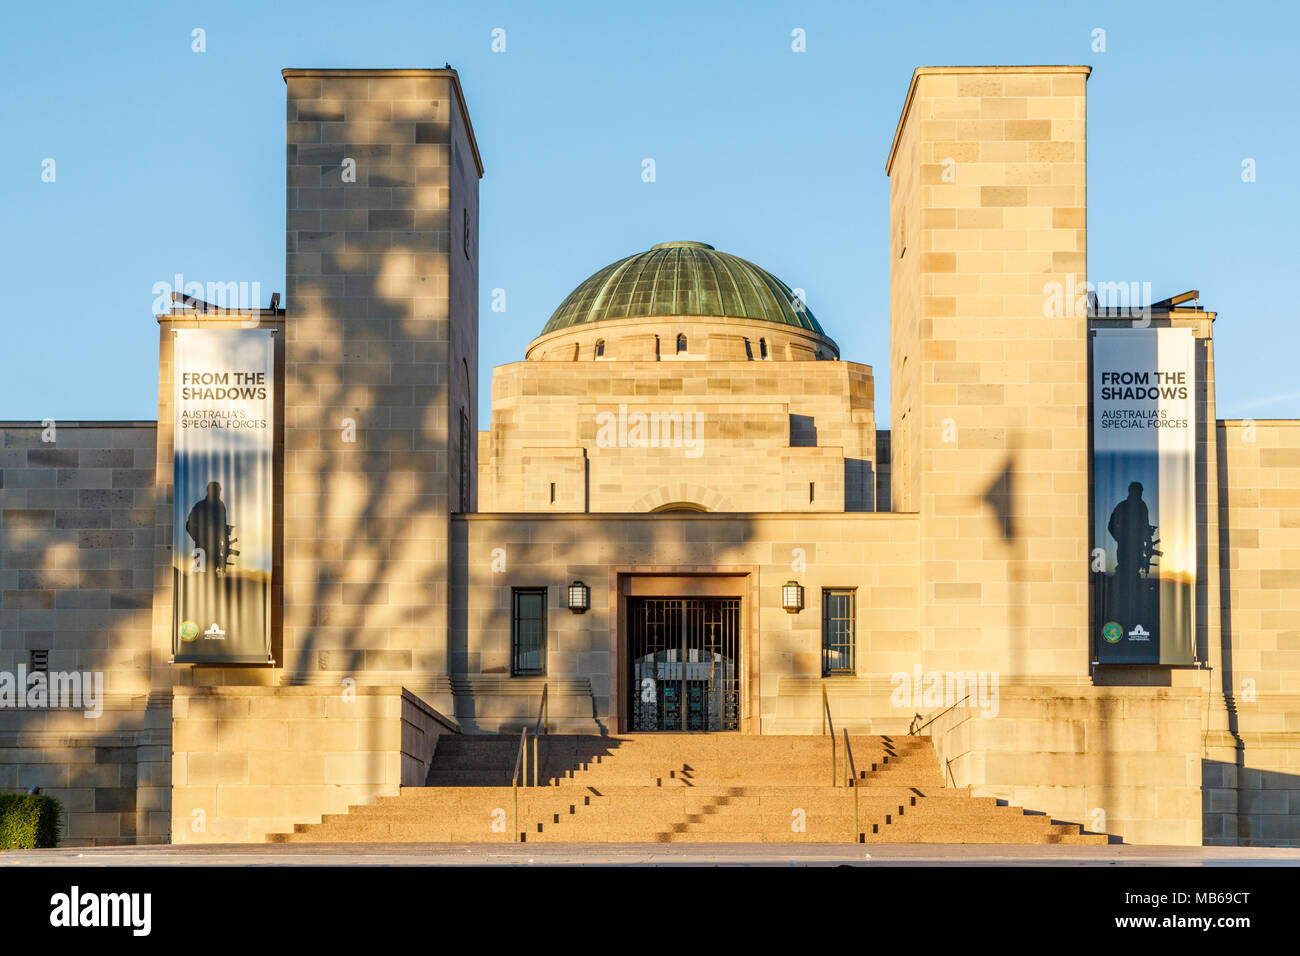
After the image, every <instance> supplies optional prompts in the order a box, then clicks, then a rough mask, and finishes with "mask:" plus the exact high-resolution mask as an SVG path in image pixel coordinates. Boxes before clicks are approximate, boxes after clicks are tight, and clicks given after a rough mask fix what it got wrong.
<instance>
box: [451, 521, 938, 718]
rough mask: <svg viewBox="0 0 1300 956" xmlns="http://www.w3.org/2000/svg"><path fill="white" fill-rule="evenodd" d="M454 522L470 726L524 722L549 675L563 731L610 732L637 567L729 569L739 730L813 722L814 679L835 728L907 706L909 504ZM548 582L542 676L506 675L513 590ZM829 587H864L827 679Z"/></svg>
mask: <svg viewBox="0 0 1300 956" xmlns="http://www.w3.org/2000/svg"><path fill="white" fill-rule="evenodd" d="M452 530H453V545H452V570H453V578H452V611H453V622H454V624H453V630H452V641H453V644H452V648H451V664H452V675H451V680H452V684H453V687H454V688H455V693H456V697H455V707H456V711H455V714H456V717H457V718H458V719H460V720H461V721H462V723H463V724H464V726H465V729H466V730H467V731H469V732H479V731H487V732H496V731H499V730H502V729H506V728H517V727H519V726H521V725H522V723H523V722H525V721H527V722H529V723H531V720H532V719H534V718H535V714H536V707H537V700H538V695H540V693H541V685H542V684H543V683H549V684H550V685H551V686H550V691H549V694H550V703H551V713H552V717H553V723H554V725H555V726H556V727H557V729H559V730H561V731H567V732H583V733H598V732H600V731H601V730H606V731H608V732H614V731H615V730H616V729H617V728H618V724H619V719H620V716H621V705H619V704H618V703H617V698H618V696H619V694H620V693H625V692H626V691H625V688H621V683H620V682H621V681H622V680H623V679H624V677H623V675H622V673H621V672H618V671H617V669H616V666H615V660H616V658H617V654H618V650H617V648H618V642H619V641H620V640H622V638H621V631H620V623H619V621H618V620H617V614H618V593H619V591H618V588H619V587H620V580H621V578H622V577H624V576H626V575H628V574H631V573H632V572H633V571H635V572H637V573H640V574H657V575H667V576H672V575H681V574H700V575H705V576H706V577H707V576H709V575H713V576H724V577H729V578H730V579H732V583H733V584H734V588H733V590H734V593H735V594H736V595H738V596H741V597H742V599H743V601H744V602H745V603H744V605H743V606H742V625H741V626H742V633H743V634H744V635H745V636H746V641H747V643H746V644H745V645H744V647H745V650H743V651H742V665H743V666H744V668H745V672H746V673H747V674H748V675H749V676H748V678H747V685H746V688H745V690H746V694H745V699H746V701H747V703H746V705H745V707H744V713H743V715H742V716H743V718H744V723H743V727H744V729H745V730H746V731H747V732H749V733H760V732H761V733H810V732H816V731H818V730H819V729H820V727H821V690H822V687H823V685H824V686H825V687H826V688H827V690H828V692H829V694H830V696H831V699H832V708H833V712H834V713H835V715H836V722H837V726H838V725H839V724H841V723H842V724H844V725H846V726H848V727H849V728H850V729H851V730H855V731H860V732H864V733H897V732H899V731H900V730H905V729H906V727H907V725H908V721H909V720H910V719H911V717H912V715H913V710H912V709H910V701H909V702H908V703H909V706H896V705H895V703H894V702H893V700H892V699H891V698H892V690H893V686H892V684H891V676H892V675H893V674H895V673H897V672H899V671H907V672H909V673H910V671H911V668H912V665H913V663H914V662H915V660H916V655H917V644H916V618H917V592H916V563H915V555H916V548H917V537H916V535H917V521H916V517H915V516H914V515H888V514H856V515H845V514H808V515H789V514H748V513H741V514H659V515H648V514H647V515H598V514H593V515H555V516H548V515H533V514H505V515H495V514H477V515H471V516H468V517H465V518H461V517H456V518H454V519H453V521H452ZM791 578H794V579H796V580H797V581H798V582H799V583H801V584H802V585H803V586H804V588H805V607H804V610H803V611H801V612H800V613H798V614H790V613H788V612H786V611H785V610H784V609H783V608H782V606H781V585H783V584H784V583H785V582H786V581H788V580H790V579H791ZM575 579H580V580H582V581H583V582H585V583H586V584H587V585H588V586H589V587H590V588H591V609H590V610H589V611H588V612H587V613H585V614H573V613H572V612H570V611H569V610H568V609H567V608H566V607H565V604H564V600H565V587H566V586H567V585H568V584H569V583H570V582H571V581H573V580H575ZM542 586H545V587H547V588H548V591H549V595H550V598H549V609H548V621H547V642H548V647H547V662H548V671H547V675H546V677H545V678H535V677H527V678H523V677H520V678H512V677H511V676H510V653H511V645H510V640H511V638H510V609H511V603H510V602H511V589H512V588H515V587H542ZM823 587H854V588H857V598H856V600H857V634H856V646H857V661H856V673H855V674H853V675H837V676H833V677H829V678H825V679H823V677H822V675H821V666H822V661H821V640H822V618H821V614H822V609H821V589H822V588H823ZM755 661H757V663H758V665H759V666H758V667H757V668H754V667H753V666H752V665H753V664H754V662H755ZM568 697H572V698H573V699H572V700H568V699H566V698H568ZM530 714H531V715H533V716H532V717H529V715H530Z"/></svg>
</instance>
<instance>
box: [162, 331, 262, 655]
mask: <svg viewBox="0 0 1300 956" xmlns="http://www.w3.org/2000/svg"><path fill="white" fill-rule="evenodd" d="M172 368H173V374H174V376H175V384H176V391H175V402H174V404H173V408H174V411H175V425H174V431H173V439H174V458H173V475H174V481H175V484H174V489H173V491H174V498H173V506H172V513H173V525H172V568H173V572H174V581H175V590H174V594H175V602H176V603H175V613H174V621H173V626H174V628H175V630H174V633H173V635H172V654H173V657H174V659H175V660H176V661H177V662H189V663H204V662H214V663H260V664H264V663H266V662H267V661H268V660H270V656H271V561H272V546H271V542H272V510H271V509H272V503H273V500H274V481H273V478H274V461H275V457H274V452H275V449H274V435H275V431H274V428H273V416H274V409H275V405H274V400H275V396H274V389H275V338H274V335H273V333H272V331H271V330H270V329H221V330H212V331H209V330H206V329H205V330H191V329H184V330H180V331H177V332H176V333H175V349H174V354H173V366H172Z"/></svg>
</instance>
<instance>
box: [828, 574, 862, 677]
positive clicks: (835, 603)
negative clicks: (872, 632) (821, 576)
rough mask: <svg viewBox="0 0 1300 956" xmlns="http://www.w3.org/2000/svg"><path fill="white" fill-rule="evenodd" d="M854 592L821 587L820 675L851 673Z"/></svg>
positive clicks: (855, 616)
mask: <svg viewBox="0 0 1300 956" xmlns="http://www.w3.org/2000/svg"><path fill="white" fill-rule="evenodd" d="M857 619H858V614H857V592H856V591H855V590H854V589H853V588H822V676H823V677H825V676H826V675H828V674H852V673H854V670H853V667H854V644H855V637H856V633H857Z"/></svg>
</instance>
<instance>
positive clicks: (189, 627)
mask: <svg viewBox="0 0 1300 956" xmlns="http://www.w3.org/2000/svg"><path fill="white" fill-rule="evenodd" d="M1117 626H1118V625H1117ZM198 636H199V626H198V625H197V624H195V623H194V622H193V621H183V622H182V623H181V640H182V641H185V642H186V643H187V644H188V643H189V642H190V641H192V640H194V639H195V638H196V637H198Z"/></svg>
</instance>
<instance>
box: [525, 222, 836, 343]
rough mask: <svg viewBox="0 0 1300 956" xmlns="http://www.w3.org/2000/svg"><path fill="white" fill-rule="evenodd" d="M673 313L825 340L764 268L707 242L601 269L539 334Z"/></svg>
mask: <svg viewBox="0 0 1300 956" xmlns="http://www.w3.org/2000/svg"><path fill="white" fill-rule="evenodd" d="M671 315H704V316H713V315H716V316H726V317H729V318H736V319H759V320H761V321H764V322H776V323H779V324H781V325H791V326H794V327H795V328H799V329H807V330H808V331H810V332H816V333H817V334H818V335H825V334H826V333H825V332H823V331H822V327H821V326H820V325H818V324H817V320H816V319H815V318H814V317H813V314H812V313H811V312H809V311H808V308H807V306H804V305H802V303H800V302H799V300H798V299H797V298H796V297H795V294H794V293H793V292H791V291H790V287H789V286H787V285H786V284H785V283H784V282H782V281H781V280H780V279H778V278H777V277H776V276H774V275H772V273H770V272H768V271H767V270H766V269H762V268H760V267H758V266H756V265H754V263H752V262H748V261H746V260H744V259H741V258H738V257H736V256H733V255H728V254H727V253H725V252H718V251H717V250H716V249H714V248H713V247H712V246H710V245H708V244H707V243H704V242H661V243H659V245H657V246H654V247H652V248H651V249H650V250H649V251H647V252H640V253H637V254H636V255H634V256H628V257H627V258H626V259H620V260H619V261H618V262H615V263H613V264H612V265H608V266H605V268H603V269H601V270H600V271H599V272H597V273H596V274H595V275H593V276H592V277H591V278H590V279H588V280H587V281H586V282H584V283H582V285H580V286H578V287H577V288H576V289H574V290H573V291H572V292H570V293H569V297H568V298H567V299H565V300H564V301H563V302H562V303H560V307H559V308H558V309H556V310H555V314H554V315H552V316H551V320H550V321H549V322H547V323H546V328H544V329H542V335H546V334H547V333H548V332H556V331H559V330H560V329H567V328H569V327H570V326H574V325H582V324H584V323H587V322H599V321H601V320H602V319H631V318H640V317H646V318H650V317H656V316H671Z"/></svg>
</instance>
